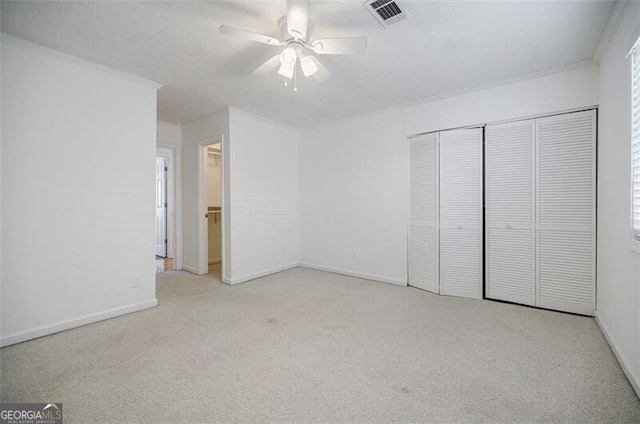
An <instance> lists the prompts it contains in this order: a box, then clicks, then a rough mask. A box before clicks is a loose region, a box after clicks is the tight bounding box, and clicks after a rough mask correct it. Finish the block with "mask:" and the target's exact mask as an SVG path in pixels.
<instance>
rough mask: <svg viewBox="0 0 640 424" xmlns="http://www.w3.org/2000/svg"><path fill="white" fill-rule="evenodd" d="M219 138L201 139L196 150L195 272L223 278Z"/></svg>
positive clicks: (221, 170)
mask: <svg viewBox="0 0 640 424" xmlns="http://www.w3.org/2000/svg"><path fill="white" fill-rule="evenodd" d="M222 144H223V143H222V138H221V137H220V138H218V139H212V140H208V141H204V142H202V143H201V144H200V145H199V149H198V156H199V157H198V159H199V160H198V165H199V169H198V177H199V178H198V181H199V189H198V211H199V216H200V218H199V219H198V223H199V226H198V227H199V228H198V246H199V252H198V274H200V275H205V274H206V275H209V276H211V277H213V278H215V279H217V280H219V281H222V280H223V263H224V261H223V258H224V253H223V252H224V249H223V246H224V228H225V227H224V222H225V216H224V207H223V201H224V200H223V198H224V196H223V192H224V191H223V179H224V160H223V146H222Z"/></svg>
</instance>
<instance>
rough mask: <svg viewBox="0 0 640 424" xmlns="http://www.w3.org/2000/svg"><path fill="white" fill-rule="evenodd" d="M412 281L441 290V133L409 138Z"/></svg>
mask: <svg viewBox="0 0 640 424" xmlns="http://www.w3.org/2000/svg"><path fill="white" fill-rule="evenodd" d="M409 175H410V177H409V179H410V183H409V184H410V189H409V191H410V194H409V198H410V204H409V285H410V286H413V287H418V288H421V289H423V290H428V291H430V292H433V293H439V250H440V246H439V240H438V239H439V228H438V178H439V177H438V134H437V133H433V134H427V135H425V136H422V137H419V138H416V139H412V140H410V141H409Z"/></svg>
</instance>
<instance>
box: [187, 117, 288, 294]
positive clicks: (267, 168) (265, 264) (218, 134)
mask: <svg viewBox="0 0 640 424" xmlns="http://www.w3.org/2000/svg"><path fill="white" fill-rule="evenodd" d="M220 139H222V154H223V190H222V197H223V205H222V207H223V223H224V225H223V228H222V232H223V240H224V246H223V249H224V254H223V258H222V259H223V264H222V272H223V281H224V282H225V283H228V284H236V283H241V282H244V281H247V280H251V279H253V278H257V277H259V276H262V275H267V274H270V273H273V272H276V271H279V270H282V269H286V268H290V267H292V266H297V265H298V262H299V259H298V151H297V140H298V138H297V132H296V131H295V130H293V129H291V128H288V127H285V126H283V125H281V124H279V123H276V122H273V121H270V120H267V119H264V118H262V117H258V116H255V115H252V114H249V113H245V112H242V111H240V110H237V109H225V110H221V111H218V112H216V113H213V114H211V115H207V116H204V117H202V118H199V119H196V120H195V121H192V122H189V123H187V124H185V125H183V126H182V140H183V169H184V171H183V199H184V204H183V208H184V209H183V210H184V217H185V219H184V268H185V269H186V270H188V271H192V272H198V258H199V256H200V255H199V251H198V237H197V235H198V231H199V230H198V224H197V223H198V220H199V219H200V215H199V213H198V207H197V201H198V199H197V192H198V149H199V146H201V145H203V144H207V143H210V142H213V141H220Z"/></svg>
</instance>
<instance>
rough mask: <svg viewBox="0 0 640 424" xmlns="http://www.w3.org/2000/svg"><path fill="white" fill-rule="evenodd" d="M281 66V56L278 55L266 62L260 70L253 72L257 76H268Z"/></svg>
mask: <svg viewBox="0 0 640 424" xmlns="http://www.w3.org/2000/svg"><path fill="white" fill-rule="evenodd" d="M279 65H280V55H279V54H277V55H275V56H273V57H272V58H271V59H269V60H267V61H266V62H264V63H263V64H262V65H260V66H259V67H258V69H256V70H255V71H253V73H254V74H256V75H264V74H268V73H269V72H271V71H273V70H274V69H276V68H277V67H278V66H279Z"/></svg>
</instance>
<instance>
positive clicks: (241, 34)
mask: <svg viewBox="0 0 640 424" xmlns="http://www.w3.org/2000/svg"><path fill="white" fill-rule="evenodd" d="M220 32H221V33H222V34H225V35H230V36H232V37H238V38H244V39H245V40H251V41H256V42H258V43H263V44H268V45H270V46H282V45H283V44H284V43H283V42H282V41H280V40H278V39H277V38H274V37H269V36H268V35H263V34H258V33H257V32H252V31H247V30H246V29H242V28H236V27H232V26H229V25H220Z"/></svg>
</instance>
